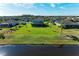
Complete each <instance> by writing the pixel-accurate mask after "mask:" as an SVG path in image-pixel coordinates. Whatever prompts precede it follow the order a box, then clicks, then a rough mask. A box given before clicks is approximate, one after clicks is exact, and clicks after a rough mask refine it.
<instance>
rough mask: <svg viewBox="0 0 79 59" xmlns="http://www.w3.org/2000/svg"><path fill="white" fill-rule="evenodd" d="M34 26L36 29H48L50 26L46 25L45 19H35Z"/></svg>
mask: <svg viewBox="0 0 79 59" xmlns="http://www.w3.org/2000/svg"><path fill="white" fill-rule="evenodd" d="M32 26H34V27H47V26H48V25H46V24H44V20H43V19H34V20H32Z"/></svg>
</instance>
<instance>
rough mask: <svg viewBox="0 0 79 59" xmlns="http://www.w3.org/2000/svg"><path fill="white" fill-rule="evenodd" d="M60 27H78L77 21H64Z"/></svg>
mask: <svg viewBox="0 0 79 59" xmlns="http://www.w3.org/2000/svg"><path fill="white" fill-rule="evenodd" d="M62 27H63V28H65V29H79V22H71V23H64V24H63V25H62Z"/></svg>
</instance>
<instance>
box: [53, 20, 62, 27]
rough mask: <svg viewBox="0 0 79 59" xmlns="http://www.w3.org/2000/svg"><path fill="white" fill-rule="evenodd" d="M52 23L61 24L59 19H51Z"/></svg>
mask: <svg viewBox="0 0 79 59" xmlns="http://www.w3.org/2000/svg"><path fill="white" fill-rule="evenodd" d="M53 23H54V24H55V25H57V26H61V21H60V20H53Z"/></svg>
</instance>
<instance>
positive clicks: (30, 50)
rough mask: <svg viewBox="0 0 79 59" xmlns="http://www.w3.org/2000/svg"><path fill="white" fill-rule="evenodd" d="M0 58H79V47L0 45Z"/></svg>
mask: <svg viewBox="0 0 79 59" xmlns="http://www.w3.org/2000/svg"><path fill="white" fill-rule="evenodd" d="M0 56H79V45H0Z"/></svg>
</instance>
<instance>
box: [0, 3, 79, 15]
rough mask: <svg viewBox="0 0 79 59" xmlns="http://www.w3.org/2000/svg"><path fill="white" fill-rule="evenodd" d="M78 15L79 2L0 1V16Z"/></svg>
mask: <svg viewBox="0 0 79 59" xmlns="http://www.w3.org/2000/svg"><path fill="white" fill-rule="evenodd" d="M14 15H44V16H79V3H1V4H0V16H14Z"/></svg>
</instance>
